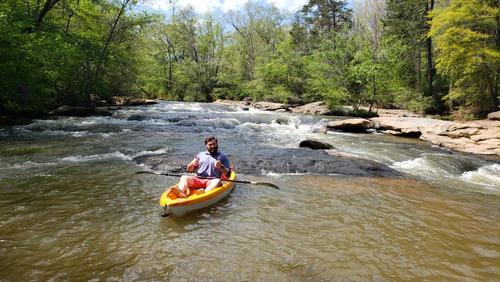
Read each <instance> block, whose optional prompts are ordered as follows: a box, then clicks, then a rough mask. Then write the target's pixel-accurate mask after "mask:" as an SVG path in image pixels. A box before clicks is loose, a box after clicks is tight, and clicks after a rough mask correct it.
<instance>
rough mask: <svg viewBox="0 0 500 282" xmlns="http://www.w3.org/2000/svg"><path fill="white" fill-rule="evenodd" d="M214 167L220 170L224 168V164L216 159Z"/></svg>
mask: <svg viewBox="0 0 500 282" xmlns="http://www.w3.org/2000/svg"><path fill="white" fill-rule="evenodd" d="M215 167H216V168H218V169H220V170H222V169H223V168H224V165H223V164H222V162H221V161H220V160H217V161H216V162H215Z"/></svg>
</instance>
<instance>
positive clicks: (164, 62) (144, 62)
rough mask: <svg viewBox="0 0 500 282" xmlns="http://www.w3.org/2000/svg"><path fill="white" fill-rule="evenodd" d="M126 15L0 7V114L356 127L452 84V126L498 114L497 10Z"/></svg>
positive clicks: (269, 8) (121, 11)
mask: <svg viewBox="0 0 500 282" xmlns="http://www.w3.org/2000/svg"><path fill="white" fill-rule="evenodd" d="M46 1H49V2H47V3H49V4H53V6H50V5H49V6H50V9H48V10H43V9H42V7H45V5H44V4H45V2H46ZM377 1H379V2H380V1H383V0H377ZM137 2H138V1H136V0H117V1H94V0H80V1H67V0H42V1H38V0H4V1H1V2H0V65H1V66H2V67H1V68H0V76H1V77H2V80H0V89H2V91H1V92H0V111H1V112H10V113H21V114H39V113H44V112H46V111H48V110H50V109H52V108H54V107H56V106H59V105H63V104H67V105H85V104H88V103H89V96H90V94H98V95H99V96H101V97H103V98H108V97H110V96H113V95H130V96H142V97H147V98H157V97H159V98H165V99H174V100H182V101H204V102H210V101H213V100H215V99H235V100H241V99H243V98H245V97H251V98H252V99H253V100H254V101H259V100H266V101H273V102H281V103H294V104H295V103H308V102H315V101H325V102H326V104H327V106H328V107H330V108H331V109H333V110H339V109H342V108H341V106H343V105H349V106H351V108H352V109H353V110H352V112H350V113H349V114H350V115H361V116H366V115H370V113H366V112H364V110H363V109H361V108H362V107H368V108H369V109H372V108H374V107H393V106H397V107H401V108H405V109H408V110H411V111H416V112H425V111H428V110H429V109H435V110H436V109H438V110H439V111H442V110H443V107H442V103H441V102H440V101H439V100H440V95H443V94H441V93H445V92H448V87H449V85H451V88H450V89H449V90H450V91H449V92H448V95H447V96H446V101H447V102H448V104H449V105H450V106H451V107H454V108H456V109H459V111H458V112H457V113H459V116H461V117H463V118H468V117H469V116H471V115H477V114H481V113H484V112H486V111H487V110H492V109H495V108H496V107H497V105H498V99H499V97H498V96H499V93H498V88H499V85H498V81H500V77H499V76H500V71H499V70H500V51H499V46H500V43H499V42H500V39H499V38H498V33H497V30H498V29H499V26H498V25H499V23H498V21H497V20H496V19H497V18H498V15H499V8H498V4H497V3H498V1H497V2H495V1H483V0H470V1H465V0H453V1H451V2H450V3H449V4H447V3H444V4H442V8H440V9H437V10H436V11H435V12H433V13H432V21H430V22H429V21H428V12H429V10H430V9H432V3H433V1H431V0H408V1H396V0H388V1H387V2H386V4H387V8H386V9H385V10H382V8H380V10H377V11H373V10H369V9H368V10H366V9H365V10H363V9H361V8H359V9H360V10H357V11H354V12H355V13H354V14H353V11H351V7H354V8H356V7H355V5H353V6H350V5H347V1H323V0H310V1H309V2H308V3H307V4H306V5H304V7H303V8H302V9H301V10H300V11H299V12H298V13H296V14H295V19H294V20H293V21H289V20H288V19H286V14H285V13H283V12H281V11H279V10H278V9H277V8H276V7H275V6H274V5H272V4H265V3H263V2H260V1H250V2H248V3H246V4H245V6H244V7H243V8H242V9H241V10H239V11H231V12H228V13H227V14H225V15H224V17H223V18H224V20H225V21H223V19H222V18H216V17H215V16H214V15H211V14H205V15H199V14H196V12H195V11H194V9H193V8H192V7H185V8H182V9H172V11H171V12H172V13H171V15H170V17H169V18H167V19H164V18H162V17H160V16H158V15H152V14H148V13H139V12H134V9H133V6H134V5H135V4H137ZM375 2H376V1H375ZM375 2H373V3H375ZM377 3H378V2H377ZM380 3H382V2H380ZM380 3H379V4H380ZM37 4H38V5H37ZM493 4H495V5H496V6H495V5H493ZM366 7H371V6H369V5H368V6H366V5H365V8H366ZM374 7H375V6H374ZM377 7H379V6H377ZM380 7H382V6H380ZM356 12H357V13H356ZM372 12H373V13H372ZM353 15H355V16H356V19H355V20H354V19H353ZM288 23H290V24H288ZM228 27H229V28H228ZM429 28H431V30H430V36H431V37H430V38H429V37H427V32H428V30H429ZM430 39H432V41H431V40H430ZM432 42H434V44H435V51H436V55H437V56H434V57H432V55H433V54H434V53H433V52H432V51H433V50H432V49H431V48H429V46H432V44H430V43H432ZM429 50H430V51H431V52H429ZM433 58H435V61H432V59H433ZM429 60H430V61H429ZM435 63H437V65H436V67H437V71H438V74H439V75H434V69H433V66H434V64H435ZM431 85H432V86H433V88H431V87H430V86H431ZM431 94H432V95H431ZM430 97H432V98H430ZM342 112H344V110H342ZM339 113H340V110H339Z"/></svg>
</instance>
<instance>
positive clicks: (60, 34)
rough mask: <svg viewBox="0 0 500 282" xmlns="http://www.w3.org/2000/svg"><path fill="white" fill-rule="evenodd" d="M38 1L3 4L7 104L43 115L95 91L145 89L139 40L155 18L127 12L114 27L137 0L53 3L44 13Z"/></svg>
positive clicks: (0, 43)
mask: <svg viewBox="0 0 500 282" xmlns="http://www.w3.org/2000/svg"><path fill="white" fill-rule="evenodd" d="M39 2H40V1H34V0H29V1H20V0H8V1H4V2H2V3H0V38H1V39H0V58H1V65H2V68H1V69H0V75H1V76H2V81H1V82H0V88H1V89H2V93H1V94H0V103H1V105H2V108H3V109H1V110H4V111H6V112H11V113H20V114H39V113H44V112H46V111H47V110H50V109H51V108H54V107H56V106H58V105H61V104H69V105H81V104H87V103H88V102H89V99H88V96H89V94H92V93H95V94H99V95H100V96H102V97H108V96H111V95H116V94H127V95H134V94H137V95H138V94H139V87H140V86H139V85H138V76H139V71H140V67H139V66H140V64H141V63H142V58H140V57H139V56H138V54H139V52H138V50H139V49H140V46H139V45H138V44H136V43H135V40H136V39H137V37H138V36H139V35H140V34H141V32H142V31H143V28H145V27H146V26H147V25H149V24H150V23H151V22H152V21H155V20H156V18H153V17H151V16H150V15H147V14H132V13H128V14H127V15H123V16H122V17H121V18H120V20H119V21H116V28H115V30H114V31H113V29H111V27H112V26H111V25H110V23H113V20H115V19H117V17H116V16H117V14H119V13H120V10H121V9H123V10H127V9H128V6H126V5H131V4H132V2H129V1H123V2H106V1H102V2H101V1H99V2H95V1H92V0H81V1H77V2H72V1H52V3H53V4H54V5H53V6H52V8H51V9H49V10H46V11H44V10H43V9H42V8H41V7H44V6H45V5H41V4H43V1H41V2H42V3H39ZM37 3H39V4H40V5H36V4H37ZM105 46H106V48H104V47H105ZM97 65H100V71H98V69H97Z"/></svg>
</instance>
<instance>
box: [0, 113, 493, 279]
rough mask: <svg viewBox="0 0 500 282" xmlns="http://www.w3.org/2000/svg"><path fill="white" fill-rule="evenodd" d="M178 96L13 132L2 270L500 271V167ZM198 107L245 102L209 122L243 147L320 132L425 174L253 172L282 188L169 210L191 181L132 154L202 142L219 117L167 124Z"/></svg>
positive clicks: (363, 275) (241, 274)
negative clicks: (146, 167)
mask: <svg viewBox="0 0 500 282" xmlns="http://www.w3.org/2000/svg"><path fill="white" fill-rule="evenodd" d="M173 105H174V106H172V105H170V104H168V103H165V104H160V105H158V106H156V107H144V108H135V109H133V114H134V115H146V116H147V115H148V113H154V115H155V116H154V117H155V119H154V120H146V121H137V120H127V117H128V116H129V115H131V114H132V113H129V112H127V111H124V112H120V115H122V116H123V117H121V118H117V117H115V118H109V119H106V118H99V119H97V118H88V119H85V118H71V119H60V120H56V121H38V123H39V125H29V126H18V128H9V129H3V130H0V254H1V255H0V280H7V281H19V280H49V279H55V280H89V279H96V278H97V279H99V280H183V279H186V280H201V279H202V280H206V279H210V280H266V281H267V280H275V279H276V280H280V281H282V280H306V279H309V280H410V279H412V280H496V279H498V277H499V275H500V264H499V263H498V262H499V261H500V236H499V234H500V225H499V224H498V221H499V218H500V205H499V203H500V198H499V193H498V188H497V187H498V186H496V187H495V183H496V182H495V181H498V180H497V179H496V178H495V177H498V174H496V172H497V171H498V169H499V168H498V164H496V163H493V162H489V161H485V160H482V159H479V158H476V157H471V156H464V155H459V154H450V153H446V152H444V151H442V150H439V149H436V148H432V147H430V146H428V145H427V144H425V143H421V142H415V141H408V142H406V141H397V140H398V139H395V138H388V137H386V136H381V135H373V134H370V135H349V134H345V135H341V134H339V135H337V134H328V135H326V136H320V135H317V134H314V133H312V129H313V128H314V127H315V126H317V122H321V121H318V120H313V119H312V118H311V117H305V118H304V119H298V120H295V121H290V122H291V123H293V124H294V125H293V126H290V125H289V124H288V125H286V124H284V125H282V126H283V128H281V127H279V126H280V125H276V124H273V123H272V122H273V120H276V116H273V115H272V114H264V115H258V116H254V114H255V113H240V112H238V111H236V112H228V110H227V109H225V108H220V107H212V108H209V109H210V110H209V111H204V109H205V108H204V107H205V106H204V105H200V104H193V105H195V106H193V108H188V109H186V107H180V106H178V104H173ZM183 111H188V112H189V114H191V115H195V116H197V115H198V113H199V112H201V113H200V114H199V116H202V117H203V116H204V117H205V119H206V120H209V119H210V118H211V117H213V116H214V115H225V114H227V116H230V115H232V116H233V117H234V118H235V119H236V120H237V121H238V122H234V121H232V122H230V123H228V124H234V127H231V126H227V124H226V125H224V126H222V127H217V125H216V124H214V125H213V126H212V128H211V129H209V130H208V131H217V130H218V129H219V130H220V134H219V132H218V133H217V134H218V135H219V136H221V138H220V140H221V147H223V148H224V149H225V151H228V152H229V153H230V154H236V153H237V152H238V151H241V150H244V149H248V148H250V149H251V150H256V149H258V148H259V147H260V146H262V147H266V148H269V147H270V146H290V147H292V146H294V144H296V140H299V139H301V138H304V137H306V136H308V137H310V136H313V137H315V138H324V140H328V141H329V142H331V143H334V145H335V146H336V147H337V148H339V149H340V150H344V151H347V152H351V153H356V154H359V155H364V156H365V157H368V158H371V159H374V158H375V159H376V160H377V161H379V162H382V163H385V164H388V165H391V166H392V167H394V168H397V169H399V170H400V171H403V172H408V173H410V174H411V175H413V176H412V177H408V178H402V179H384V178H353V177H345V176H334V175H332V176H328V175H324V176H320V175H279V174H276V173H272V172H271V173H269V174H267V175H260V176H257V175H240V179H244V180H252V181H266V182H273V183H275V184H277V185H278V186H280V187H281V188H282V189H281V190H279V191H276V190H274V189H269V188H267V187H265V186H253V185H242V184H239V185H237V186H236V189H235V190H234V191H233V193H231V194H230V196H229V197H228V198H226V199H225V200H224V201H222V202H220V203H219V204H218V205H216V206H214V207H211V208H208V209H205V210H202V211H199V212H195V213H193V214H190V215H187V216H185V217H182V218H171V217H168V218H162V217H160V214H161V209H160V207H159V206H158V199H159V196H160V195H161V193H162V192H163V190H164V188H165V187H168V186H170V185H171V184H173V183H174V182H175V181H176V179H175V178H171V177H164V176H156V175H145V174H140V175H139V174H134V172H135V171H137V170H140V169H141V168H140V167H138V166H137V165H136V164H135V163H134V162H133V161H132V158H133V157H134V156H136V155H138V154H163V153H165V152H171V151H176V152H178V151H180V152H185V153H186V154H192V153H193V152H196V151H198V150H200V149H201V148H202V144H200V143H201V140H202V139H201V138H202V136H204V135H205V134H206V133H207V131H206V130H205V129H204V128H200V130H199V131H200V132H199V133H192V132H189V130H188V129H189V128H184V125H180V126H177V125H175V122H174V121H171V122H170V123H168V124H167V123H166V122H164V121H165V120H166V119H167V118H168V117H171V116H170V113H171V112H173V113H177V114H179V113H183ZM163 114H164V115H166V116H165V117H163ZM179 116H182V115H181V114H179ZM280 117H282V116H280ZM285 117H286V116H285ZM158 120H160V121H158ZM103 122H104V123H106V124H107V123H110V124H113V126H110V127H109V128H111V129H110V131H106V130H104V129H103V128H102V127H100V126H99V125H98V124H99V123H103ZM245 123H247V125H244V124H245ZM96 124H97V125H96ZM204 124H205V125H206V124H209V121H205V122H204ZM248 124H254V125H255V126H257V127H261V131H259V130H256V131H252V132H250V133H249V132H247V131H246V130H241V128H240V127H242V126H243V127H244V128H248ZM266 124H268V126H267V127H270V128H267V127H266ZM90 125H92V126H91V127H89V126H90ZM295 125H297V127H298V129H297V128H295V127H296V126H295ZM30 126H31V127H30ZM179 127H180V129H179ZM33 128H36V130H32V129H33ZM196 128H197V127H195V129H196ZM294 128H295V129H294ZM240 130H241V131H240ZM296 130H299V131H296ZM300 130H302V131H300ZM47 131H51V132H49V133H48V132H47ZM57 131H64V132H65V133H64V134H59V133H55V134H54V133H53V132H57ZM80 131H81V132H85V134H77V135H74V134H67V133H68V132H80ZM273 131H274V132H275V133H276V136H274V135H272V132H273ZM291 133H295V135H293V136H291V137H290V138H288V139H286V138H282V137H283V136H287V134H291ZM103 134H106V135H103ZM236 165H237V164H236Z"/></svg>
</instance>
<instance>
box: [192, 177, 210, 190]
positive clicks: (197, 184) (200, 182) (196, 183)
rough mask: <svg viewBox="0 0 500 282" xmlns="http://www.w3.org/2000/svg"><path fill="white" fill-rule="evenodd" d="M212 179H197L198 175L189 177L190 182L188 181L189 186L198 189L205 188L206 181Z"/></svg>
mask: <svg viewBox="0 0 500 282" xmlns="http://www.w3.org/2000/svg"><path fill="white" fill-rule="evenodd" d="M210 180H212V179H199V178H198V177H193V178H191V181H192V182H191V183H189V188H192V189H200V188H207V186H208V182H210Z"/></svg>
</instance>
